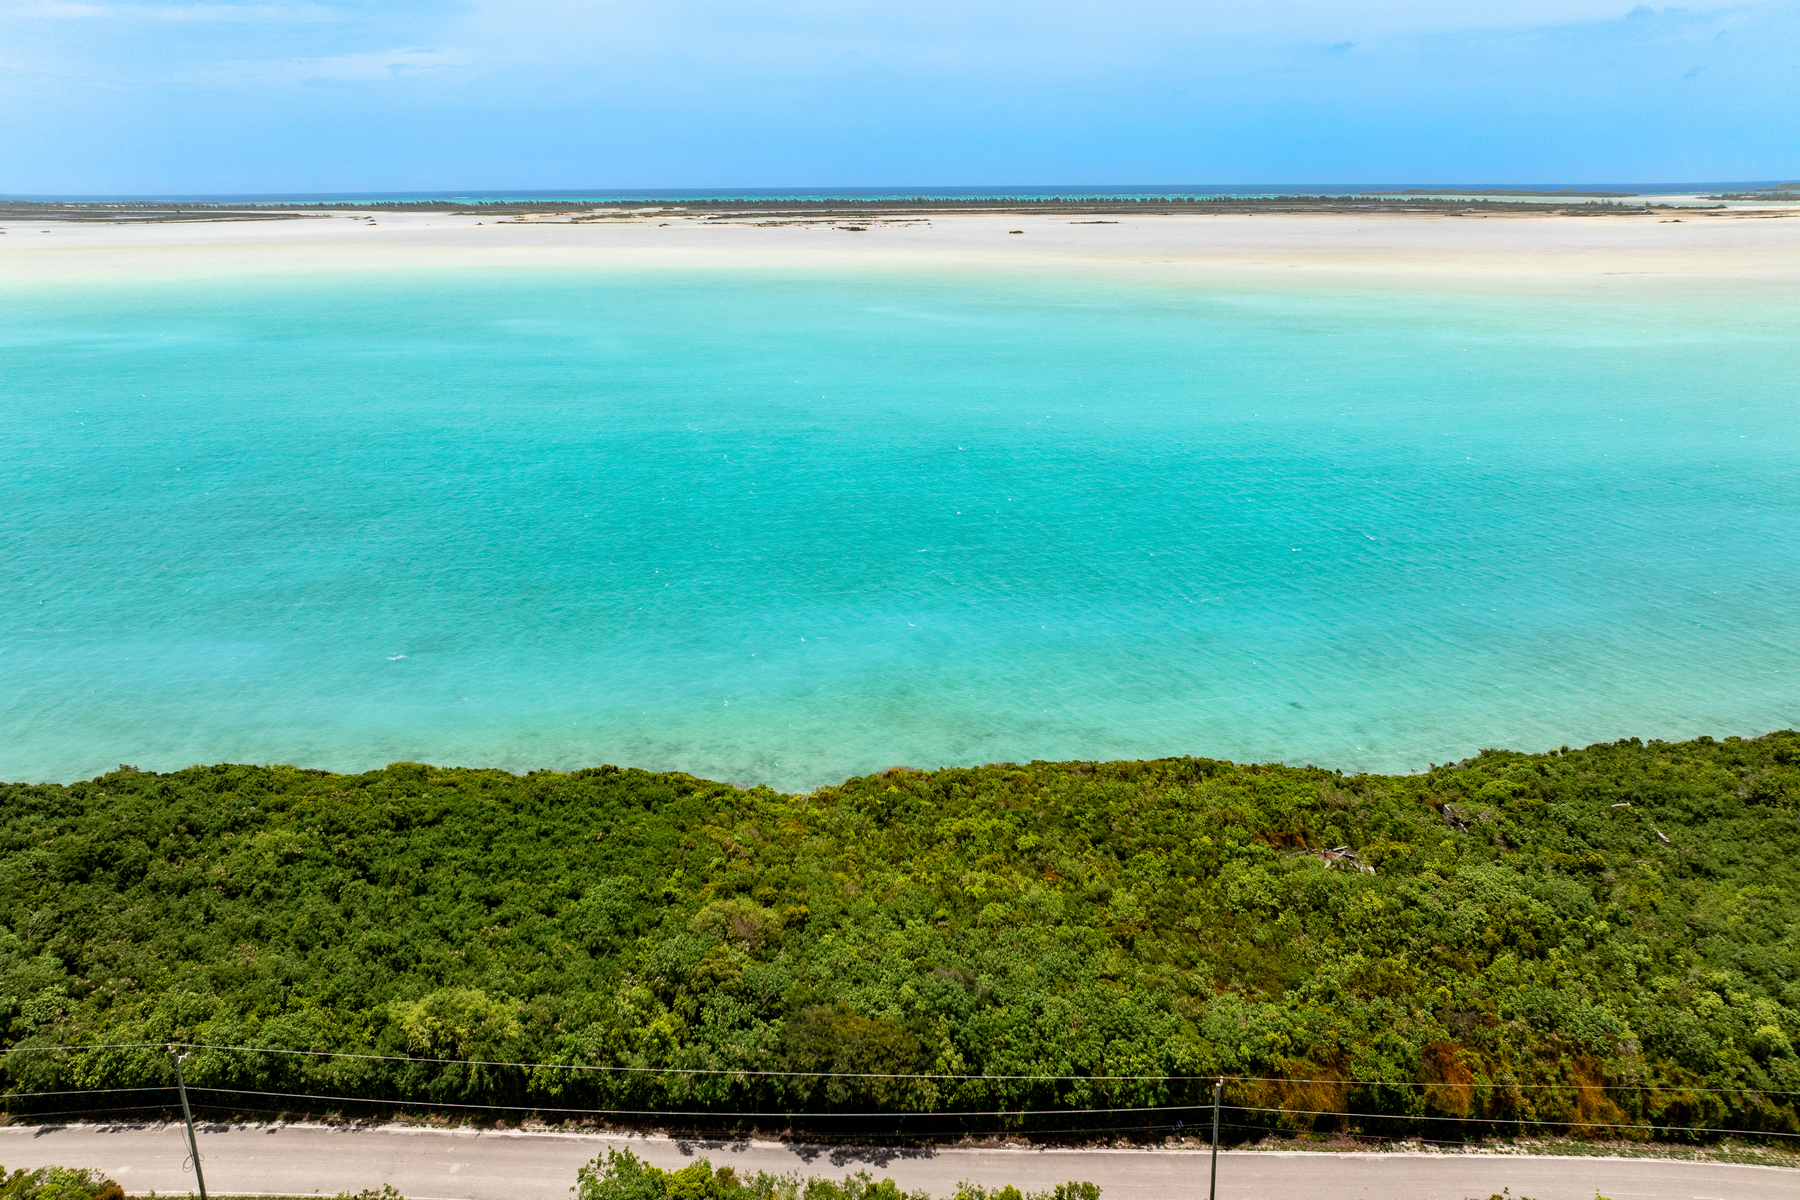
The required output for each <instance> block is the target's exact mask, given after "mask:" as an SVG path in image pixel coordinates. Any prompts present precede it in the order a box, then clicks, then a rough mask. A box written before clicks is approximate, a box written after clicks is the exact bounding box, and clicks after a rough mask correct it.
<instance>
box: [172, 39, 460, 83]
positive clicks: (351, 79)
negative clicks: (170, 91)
mask: <svg viewBox="0 0 1800 1200" xmlns="http://www.w3.org/2000/svg"><path fill="white" fill-rule="evenodd" d="M469 61H470V58H469V55H468V54H466V53H464V52H463V51H461V50H426V49H421V48H419V47H416V46H402V47H399V48H396V49H393V50H375V51H365V52H362V53H356V54H333V55H328V56H326V57H323V58H289V59H279V60H275V61H265V62H256V61H236V62H223V63H217V64H214V65H212V66H210V67H207V68H204V69H202V70H201V71H200V72H198V73H196V74H195V75H194V76H191V77H190V80H191V81H192V82H196V83H201V82H204V83H224V82H243V81H246V80H256V81H257V82H259V83H290V84H291V83H312V82H319V81H330V82H340V83H369V82H379V81H386V80H392V79H405V78H410V77H413V76H417V75H425V74H430V73H431V72H434V71H443V70H447V69H450V68H454V67H462V66H467V65H468V63H469Z"/></svg>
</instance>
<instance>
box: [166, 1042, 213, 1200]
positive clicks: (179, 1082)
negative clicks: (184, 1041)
mask: <svg viewBox="0 0 1800 1200" xmlns="http://www.w3.org/2000/svg"><path fill="white" fill-rule="evenodd" d="M169 1053H171V1054H175V1047H173V1046H170V1047H169ZM186 1058H187V1055H185V1054H175V1086H176V1087H177V1088H179V1089H181V1115H182V1117H183V1118H184V1119H185V1120H186V1121H187V1137H188V1155H189V1157H191V1158H192V1159H193V1160H194V1182H196V1183H198V1184H199V1185H200V1200H206V1176H204V1175H202V1174H201V1173H200V1143H198V1142H196V1141H195V1140H194V1110H193V1109H191V1108H189V1107H188V1099H187V1080H186V1079H184V1078H183V1077H182V1074H181V1064H182V1061H183V1060H184V1059H186Z"/></svg>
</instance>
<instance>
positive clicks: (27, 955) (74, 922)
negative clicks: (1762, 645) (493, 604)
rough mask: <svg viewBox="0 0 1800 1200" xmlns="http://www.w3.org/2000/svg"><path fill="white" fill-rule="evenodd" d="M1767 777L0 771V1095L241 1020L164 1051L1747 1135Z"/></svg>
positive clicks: (789, 1099) (1086, 770)
mask: <svg viewBox="0 0 1800 1200" xmlns="http://www.w3.org/2000/svg"><path fill="white" fill-rule="evenodd" d="M1797 817H1800V733H1795V732H1792V731H1787V732H1781V733H1773V734H1769V735H1768V736H1765V737H1758V738H1748V739H1740V738H1735V737H1732V738H1726V739H1724V740H1723V741H1715V740H1713V739H1712V738H1706V737H1703V738H1698V739H1696V740H1693V741H1689V742H1681V743H1664V742H1654V741H1653V742H1650V743H1648V744H1645V743H1642V742H1640V741H1639V740H1638V739H1635V738H1633V739H1627V740H1624V741H1619V742H1615V743H1610V744H1599V745H1594V746H1589V747H1587V748H1585V749H1569V748H1567V747H1564V748H1562V749H1559V750H1556V751H1552V752H1550V753H1546V754H1523V753H1515V752H1511V751H1500V750H1486V751H1483V752H1482V753H1480V754H1479V755H1477V756H1475V757H1473V758H1469V759H1465V760H1463V761H1461V762H1455V763H1445V764H1443V765H1439V766H1433V767H1431V768H1430V769H1429V770H1427V771H1423V772H1420V773H1417V774H1412V775H1352V774H1344V773H1342V772H1338V771H1333V770H1327V769H1324V768H1320V767H1311V766H1306V767H1294V766H1280V765H1272V764H1263V765H1240V764H1234V763H1230V762H1223V761H1218V760H1213V759H1206V758H1171V759H1161V760H1156V761H1149V762H1108V763H1099V762H1064V763H1048V762H1033V763H1026V764H1016V765H1015V764H1006V763H1002V764H994V765H989V766H984V767H973V768H946V769H942V770H933V771H917V770H910V769H906V768H900V767H896V768H893V769H891V770H887V771H882V772H879V773H877V774H874V775H869V776H865V777H861V778H856V779H851V780H849V781H847V782H845V783H844V784H842V785H841V786H837V787H827V788H822V789H820V790H818V791H816V792H813V793H811V794H808V795H784V794H779V793H776V792H773V791H770V790H768V789H766V788H760V787H752V788H738V787H733V786H729V785H726V784H721V783H712V782H707V781H705V780H701V779H696V778H692V777H690V776H686V775H680V774H657V773H652V772H647V771H641V770H634V769H628V768H619V767H612V766H600V767H592V768H588V769H584V770H578V771H572V772H567V773H563V772H556V771H536V772H532V773H530V774H527V775H523V776H516V775H511V774H507V773H505V772H502V771H495V770H475V769H440V768H436V767H430V766H425V765H422V764H417V763H396V764H393V765H391V766H389V767H386V768H384V769H381V770H376V771H369V772H366V773H363V774H358V775H338V774H332V773H329V772H325V771H317V770H302V769H298V768H295V767H284V766H273V767H257V766H234V765H221V766H213V767H199V766H196V767H190V768H187V769H185V770H181V771H175V772H173V773H169V774H157V773H153V772H147V771H139V770H137V769H135V768H131V767H121V768H120V769H119V770H117V771H115V772H112V773H109V774H106V775H103V776H100V777H99V778H96V779H93V780H91V781H87V782H80V783H74V784H69V785H62V784H12V785H6V786H0V838H3V842H0V1018H3V1019H4V1024H3V1025H0V1028H4V1029H5V1031H6V1032H5V1036H4V1045H5V1047H6V1048H8V1049H11V1050H14V1051H20V1052H16V1053H11V1054H8V1055H6V1056H4V1059H3V1062H4V1066H3V1067H0V1071H4V1076H3V1079H4V1083H5V1087H6V1090H7V1095H6V1097H5V1108H6V1110H7V1111H9V1112H11V1113H15V1114H21V1115H26V1116H29V1115H30V1114H31V1113H33V1112H34V1111H38V1110H45V1109H51V1108H53V1109H55V1110H57V1111H59V1112H63V1113H65V1114H67V1113H68V1112H69V1111H70V1110H71V1109H75V1110H77V1111H78V1110H79V1106H80V1104H81V1103H82V1101H81V1099H80V1098H79V1097H75V1098H72V1097H70V1096H67V1095H60V1096H56V1097H54V1098H53V1099H45V1098H43V1097H42V1096H33V1095H30V1094H28V1093H51V1092H56V1091H59V1090H67V1089H94V1088H115V1089H125V1090H124V1091H119V1092H115V1093H112V1094H109V1095H107V1096H106V1097H104V1098H103V1099H94V1100H92V1103H93V1104H94V1105H95V1111H96V1112H98V1111H99V1108H100V1107H101V1106H104V1107H106V1108H108V1109H113V1110H116V1109H118V1108H119V1107H120V1106H122V1105H130V1104H137V1105H139V1106H140V1107H142V1108H146V1109H154V1108H155V1107H156V1106H158V1105H163V1106H166V1105H167V1104H168V1103H169V1102H170V1101H169V1099H168V1097H167V1095H166V1094H165V1093H160V1092H158V1093H148V1092H146V1093H137V1094H134V1093H133V1092H132V1091H131V1090H130V1089H137V1088H150V1087H158V1086H161V1085H164V1084H166V1083H170V1082H172V1079H171V1078H170V1067H169V1058H168V1055H167V1054H166V1053H165V1052H164V1051H163V1050H162V1049H161V1046H160V1044H161V1043H164V1042H171V1041H173V1042H184V1043H199V1044H205V1045H208V1046H214V1047H249V1048H253V1049H210V1050H207V1049H203V1050H199V1051H197V1052H196V1054H195V1056H194V1057H193V1058H192V1059H190V1060H189V1065H188V1068H187V1072H188V1073H187V1078H188V1082H189V1085H190V1086H194V1087H199V1088H203V1089H209V1090H207V1091H205V1093H204V1097H203V1099H204V1102H205V1104H206V1105H208V1106H209V1107H208V1111H211V1112H215V1113H217V1112H229V1111H237V1110H242V1111H246V1112H248V1111H251V1110H256V1111H271V1110H274V1109H285V1110H288V1111H294V1112H305V1111H338V1112H345V1113H350V1114H357V1113H363V1114H371V1115H372V1114H388V1113H392V1112H394V1111H396V1110H401V1111H405V1110H428V1109H430V1108H431V1107H432V1105H434V1104H439V1105H442V1104H460V1105H477V1106H480V1105H507V1106H517V1107H518V1108H522V1109H531V1108H534V1107H539V1106H541V1107H542V1108H543V1109H544V1110H546V1112H547V1113H548V1112H549V1110H557V1111H560V1112H562V1113H564V1114H565V1116H566V1115H567V1114H568V1113H570V1112H575V1113H577V1114H579V1112H580V1111H582V1110H629V1112H627V1113H626V1114H624V1115H617V1116H616V1117H615V1119H616V1120H618V1121H625V1122H632V1121H636V1122H640V1123H647V1124H661V1125H664V1126H671V1127H675V1126H679V1127H682V1128H701V1129H714V1130H718V1129H731V1130H748V1129H752V1128H763V1129H774V1130H782V1129H808V1130H813V1131H824V1132H830V1131H833V1130H836V1131H842V1132H845V1133H858V1134H863V1135H867V1134H868V1133H870V1131H887V1132H889V1133H893V1132H895V1131H898V1132H899V1133H902V1134H904V1135H906V1136H909V1137H918V1138H926V1139H929V1138H939V1137H958V1136H963V1135H967V1134H981V1133H988V1132H994V1131H1011V1132H1016V1133H1024V1134H1031V1133H1034V1132H1036V1133H1038V1134H1039V1135H1041V1136H1046V1137H1073V1136H1093V1135H1097V1134H1104V1133H1108V1132H1109V1131H1110V1132H1115V1133H1124V1134H1128V1135H1129V1136H1131V1137H1134V1138H1149V1139H1155V1138H1159V1137H1162V1136H1166V1135H1168V1134H1170V1133H1172V1132H1174V1131H1176V1130H1178V1129H1179V1128H1180V1127H1181V1124H1182V1123H1183V1122H1184V1120H1185V1124H1187V1125H1193V1124H1195V1123H1196V1122H1197V1121H1199V1120H1200V1118H1199V1117H1197V1116H1196V1112H1198V1111H1199V1110H1200V1109H1202V1108H1204V1107H1205V1106H1207V1105H1209V1104H1210V1103H1211V1099H1212V1092H1213V1080H1214V1078H1215V1077H1216V1076H1221V1075H1222V1076H1225V1077H1227V1082H1226V1085H1225V1102H1226V1104H1227V1105H1228V1106H1232V1107H1233V1112H1232V1114H1231V1116H1230V1128H1231V1130H1232V1133H1231V1136H1232V1137H1233V1138H1234V1139H1235V1138H1244V1137H1250V1136H1259V1135H1260V1134H1262V1133H1264V1132H1269V1131H1286V1132H1290V1133H1293V1132H1303V1131H1309V1130H1319V1131H1340V1132H1345V1131H1348V1132H1355V1133H1359V1134H1366V1135H1387V1136H1413V1135H1417V1134H1419V1133H1420V1132H1421V1131H1425V1133H1426V1135H1427V1136H1429V1137H1431V1138H1434V1139H1445V1138H1448V1139H1451V1140H1455V1139H1459V1138H1467V1137H1477V1136H1484V1135H1494V1134H1499V1135H1502V1136H1512V1135H1514V1134H1517V1133H1520V1132H1532V1131H1535V1132H1540V1133H1542V1132H1554V1133H1570V1132H1573V1133H1575V1134H1577V1135H1592V1136H1603V1137H1619V1136H1625V1137H1634V1138H1668V1139H1674V1140H1678V1141H1688V1140H1695V1139H1699V1140H1703V1141H1704V1140H1708V1139H1710V1138H1713V1137H1716V1136H1717V1135H1716V1134H1713V1133H1707V1132H1705V1131H1706V1130H1720V1129H1731V1130H1741V1131H1750V1132H1752V1133H1754V1132H1755V1131H1759V1130H1760V1131H1769V1132H1782V1131H1788V1132H1791V1131H1795V1130H1796V1129H1800V1056H1796V1053H1795V1044H1796V1042H1797V1041H1800V824H1797V823H1796V818H1797ZM32 1046H44V1047H52V1046H63V1047H68V1046H73V1047H76V1048H75V1049H65V1050H51V1049H45V1050H42V1051H28V1050H25V1048H27V1047H32ZM82 1047H91V1048H90V1049H84V1048H82ZM254 1048H262V1049H254ZM284 1051H285V1052H288V1053H281V1052H284ZM345 1053H349V1054H362V1055H379V1056H386V1057H381V1058H354V1057H352V1058H345V1057H333V1055H342V1054H345ZM509 1064H511V1065H509ZM517 1064H549V1065H539V1066H521V1065H517ZM556 1064H564V1065H563V1066H558V1065H556ZM577 1068H587V1069H577ZM265 1093H274V1095H273V1096H271V1095H268V1094H265ZM283 1097H287V1098H286V1099H283ZM308 1097H311V1098H308ZM1172 1105H1187V1106H1193V1108H1192V1109H1190V1110H1180V1109H1171V1108H1169V1107H1167V1106H1172ZM1141 1109H1147V1110H1150V1111H1138V1110H1141ZM631 1112H635V1113H637V1114H638V1115H637V1116H631V1115H630V1113H631ZM1002 1112H1003V1113H1004V1114H1005V1115H998V1114H1001V1113H1002ZM747 1113H748V1114H762V1115H760V1116H756V1115H748V1116H747V1115H744V1114H747ZM902 1113H912V1114H921V1113H923V1114H939V1115H924V1116H920V1115H913V1116H908V1117H906V1118H905V1119H904V1121H902V1120H901V1119H900V1118H899V1116H898V1115H897V1114H902ZM769 1114H802V1115H793V1116H780V1115H777V1116H770V1115H769ZM836 1114H841V1115H836ZM888 1114H894V1115H888ZM983 1114H987V1115H983ZM549 1115H554V1114H553V1113H551V1114H549ZM65 1119H66V1116H65ZM571 1119H573V1118H571ZM1692 1130H1700V1131H1701V1132H1698V1133H1695V1132H1691V1131H1692Z"/></svg>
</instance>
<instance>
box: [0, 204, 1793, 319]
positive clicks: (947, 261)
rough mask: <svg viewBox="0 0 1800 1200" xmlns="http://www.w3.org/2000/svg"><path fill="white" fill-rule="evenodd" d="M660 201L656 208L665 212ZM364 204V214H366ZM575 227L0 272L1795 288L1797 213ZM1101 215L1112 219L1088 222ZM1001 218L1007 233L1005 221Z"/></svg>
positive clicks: (161, 246)
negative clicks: (1036, 277)
mask: <svg viewBox="0 0 1800 1200" xmlns="http://www.w3.org/2000/svg"><path fill="white" fill-rule="evenodd" d="M665 217H666V220H665V219H664V218H665ZM370 218H372V219H370ZM781 222H782V218H778V217H771V216H768V215H765V214H758V215H755V216H750V217H745V218H742V219H736V220H730V221H725V220H717V219H706V218H701V217H682V216H679V215H670V214H659V215H656V216H649V217H631V218H604V219H600V220H591V221H585V222H580V223H571V222H570V221H569V220H568V219H567V218H566V217H561V216H559V217H555V218H546V219H544V220H541V221H514V220H511V219H500V220H496V219H493V218H478V217H473V216H455V215H449V214H442V213H432V214H420V213H375V214H370V215H369V217H360V216H346V215H330V216H307V217H301V218H297V219H294V220H285V221H258V222H216V223H215V222H206V223H185V224H170V225H154V224H128V223H119V224H92V225H86V224H83V225H76V224H54V223H41V222H39V223H32V222H25V221H9V222H5V223H4V225H0V228H3V229H4V231H5V232H4V234H3V235H0V283H13V284H44V283H51V282H55V281H66V282H80V281H88V282H95V283H103V282H105V281H107V280H111V279H118V280H125V279H130V278H136V279H155V278H180V277H190V278H191V277H205V276H220V275H236V274H243V273H255V274H283V273H316V272H342V271H420V270H427V271H428V270H442V269H483V268H497V269H537V268H542V269H571V268H572V269H608V268H613V269H645V268H649V269H668V270H694V269H700V270H708V269H711V270H736V269H744V270H759V269H761V270H766V269H783V268H786V269H799V270H925V271H933V272H945V271H956V270H976V271H984V272H986V271H994V270H1000V271H1005V272H1008V273H1021V274H1028V273H1032V272H1038V271H1048V272H1053V273H1057V274H1086V273H1093V274H1097V275H1105V276H1109V277H1115V278H1116V277H1121V276H1127V277H1136V278H1140V279H1142V280H1144V281H1146V282H1153V281H1154V282H1165V283H1178V284H1182V285H1186V286H1194V285H1201V286H1208V285H1210V286H1219V287H1250V288H1257V287H1270V286H1274V287H1283V288H1288V287H1324V288H1353V289H1354V288H1399V289H1409V290H1423V291H1453V292H1470V291H1472V292H1482V293H1495V294H1530V293H1539V292H1542V293H1558V294H1567V293H1570V292H1579V293H1602V294H1620V295H1630V294H1634V293H1654V294H1663V295H1666V294H1668V292H1669V291H1670V290H1675V291H1679V292H1681V293H1684V294H1692V295H1694V296H1696V297H1699V296H1705V295H1730V296H1737V297H1744V296H1747V295H1758V296H1767V297H1769V298H1771V299H1779V298H1783V297H1790V298H1791V297H1797V296H1800V210H1790V211H1772V212H1771V211H1753V212H1733V213H1718V214H1713V213H1693V212H1688V213H1684V214H1681V216H1680V219H1679V220H1675V219H1673V215H1660V214H1659V215H1650V216H1621V217H1561V216H1540V215H1524V214H1521V215H1520V216H1517V217H1455V216H1442V215H1436V214H1432V215H1400V214H1369V215H1347V214H1338V213H1322V214H1296V215H1278V214H1256V215H1217V216H1214V215H1170V216H1162V215H1145V216H1134V215H1122V216H1118V217H1116V218H1115V217H1110V216H1109V217H1105V218H1088V217H1079V216H1070V215H1068V214H1054V215H1052V214H1027V215H1021V214H1012V215H1008V214H951V215H934V216H932V217H931V218H930V219H929V220H928V221H927V220H917V221H901V220H882V219H880V218H878V217H871V218H869V219H868V220H867V227H866V229H865V230H863V231H861V232H853V231H849V230H845V229H843V228H840V227H839V225H841V224H843V223H844V222H817V221H814V222H804V223H803V222H794V223H781ZM1102 222H1106V223H1102ZM1011 230H1021V231H1022V232H1021V233H1016V234H1015V233H1012V232H1010V231H1011Z"/></svg>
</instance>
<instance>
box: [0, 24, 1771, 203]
mask: <svg viewBox="0 0 1800 1200" xmlns="http://www.w3.org/2000/svg"><path fill="white" fill-rule="evenodd" d="M0 103H3V104H4V105H5V111H7V112H8V113H9V119H8V120H7V121H5V122H4V123H0V193H13V194H18V193H64V194H67V193H115V194H116V193H243V192H336V191H407V190H420V191H436V190H455V189H490V190H491V189H552V188H639V187H644V188H651V187H800V186H820V187H832V186H838V187H848V186H886V185H902V184H914V185H957V184H962V185H990V184H1020V185H1026V184H1045V185H1055V184H1067V185H1080V184H1105V183H1114V184H1127V183H1137V184H1230V183H1306V182H1343V183H1364V182H1371V183H1372V182H1384V183H1399V182H1468V183H1491V182H1552V181H1555V182H1609V181H1674V180H1733V179H1743V180H1747V179H1791V178H1795V177H1797V176H1800V0H1773V2H1765V3H1755V2H1752V3H1732V4H1726V3H1707V2H1704V0H1702V2H1700V3H1695V4H1690V5H1689V6H1687V7H1685V8H1655V9H1653V8H1648V7H1642V6H1638V7H1633V6H1632V5H1631V4H1630V3H1629V2H1620V0H1558V2H1550V0H1494V2H1492V3H1457V2H1455V0H1383V2H1379V3H1365V4H1341V3H1328V2H1325V0H1264V2H1262V3H1256V2H1255V0H1229V2H1227V0H1188V2H1186V3H1171V2H1169V0H1082V2H1080V3H1077V2H1074V0H1032V2H1031V3H1023V2H1018V0H1004V2H1000V0H992V2H983V0H761V2H748V0H633V2H630V3H626V2H623V0H606V2H594V0H538V2H529V3H528V2H521V0H514V2H509V3H496V2H493V0H466V2H464V3H443V2H440V0H371V2H366V3H357V4H343V3H330V2H312V0H297V2H289V0H268V2H266V3H231V2H226V3H186V2H182V0H163V2H139V0H0Z"/></svg>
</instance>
